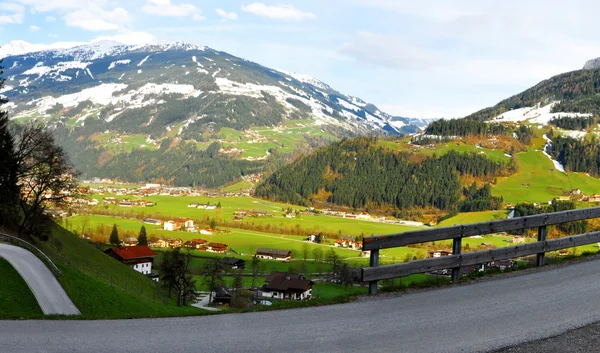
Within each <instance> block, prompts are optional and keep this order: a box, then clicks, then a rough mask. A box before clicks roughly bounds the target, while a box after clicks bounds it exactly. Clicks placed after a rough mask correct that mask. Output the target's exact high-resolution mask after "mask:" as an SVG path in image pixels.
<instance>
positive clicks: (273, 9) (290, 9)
mask: <svg viewBox="0 0 600 353" xmlns="http://www.w3.org/2000/svg"><path fill="white" fill-rule="evenodd" d="M242 11H244V12H249V13H252V14H255V15H257V16H261V17H267V18H270V19H273V20H283V21H302V20H314V19H315V18H317V16H316V15H315V14H314V13H312V12H303V11H301V10H299V9H297V8H295V7H294V6H292V5H274V6H269V5H265V4H263V3H260V2H254V3H252V4H250V5H243V6H242Z"/></svg>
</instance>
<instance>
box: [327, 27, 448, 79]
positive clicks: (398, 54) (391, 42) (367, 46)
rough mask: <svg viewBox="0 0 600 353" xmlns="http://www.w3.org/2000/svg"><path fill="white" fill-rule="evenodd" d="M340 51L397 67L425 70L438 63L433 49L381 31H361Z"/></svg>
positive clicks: (378, 63) (366, 60)
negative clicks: (380, 32)
mask: <svg viewBox="0 0 600 353" xmlns="http://www.w3.org/2000/svg"><path fill="white" fill-rule="evenodd" d="M339 52H340V53H341V54H346V55H348V56H351V57H353V58H355V59H356V60H359V61H363V62H367V63H371V64H375V65H381V66H386V67H390V68H395V69H407V70H424V69H430V68H432V67H433V66H435V65H436V63H435V62H436V55H435V53H434V52H433V51H432V50H429V49H427V48H423V47H419V46H417V45H415V44H412V43H411V42H409V41H408V40H406V39H404V38H402V37H395V36H389V35H383V34H379V33H371V32H361V33H359V34H358V37H357V38H355V39H354V40H352V41H350V42H346V43H344V45H343V46H342V47H341V48H340V50H339Z"/></svg>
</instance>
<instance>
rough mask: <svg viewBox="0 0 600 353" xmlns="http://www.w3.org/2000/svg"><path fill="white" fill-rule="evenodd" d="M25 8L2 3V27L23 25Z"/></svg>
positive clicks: (0, 8)
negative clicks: (5, 25)
mask: <svg viewBox="0 0 600 353" xmlns="http://www.w3.org/2000/svg"><path fill="white" fill-rule="evenodd" d="M24 16H25V7H24V6H22V5H19V4H15V3H12V2H3V3H0V25H4V24H20V23H23V17H24Z"/></svg>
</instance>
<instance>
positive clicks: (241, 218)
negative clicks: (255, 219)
mask: <svg viewBox="0 0 600 353" xmlns="http://www.w3.org/2000/svg"><path fill="white" fill-rule="evenodd" d="M243 219H244V216H239V215H235V216H233V220H234V221H238V222H240V221H242V220H243Z"/></svg>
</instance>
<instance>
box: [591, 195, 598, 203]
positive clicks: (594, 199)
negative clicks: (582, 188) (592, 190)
mask: <svg viewBox="0 0 600 353" xmlns="http://www.w3.org/2000/svg"><path fill="white" fill-rule="evenodd" d="M590 202H600V195H598V194H593V195H591V196H590Z"/></svg>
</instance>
